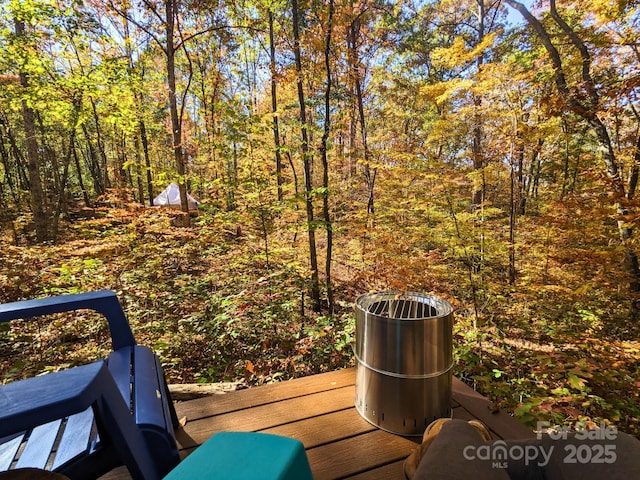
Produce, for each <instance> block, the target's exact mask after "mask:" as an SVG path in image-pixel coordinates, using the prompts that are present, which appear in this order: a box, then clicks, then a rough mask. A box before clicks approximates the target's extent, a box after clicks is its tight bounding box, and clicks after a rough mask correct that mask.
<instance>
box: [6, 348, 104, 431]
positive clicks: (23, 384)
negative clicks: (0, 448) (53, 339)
mask: <svg viewBox="0 0 640 480" xmlns="http://www.w3.org/2000/svg"><path fill="white" fill-rule="evenodd" d="M105 373H106V374H107V376H108V377H109V379H110V377H111V376H110V374H109V371H108V369H107V366H106V363H105V362H104V361H103V360H101V361H99V362H95V363H90V364H88V365H82V366H79V367H75V368H70V369H68V370H61V371H59V372H55V373H49V374H46V375H41V376H39V377H32V378H28V379H26V380H19V381H16V382H11V383H7V384H6V385H2V386H0V438H2V437H6V436H8V435H11V434H14V433H17V432H20V431H22V430H27V429H29V428H33V427H35V426H38V425H42V424H45V423H48V422H51V421H54V420H57V419H59V418H63V417H65V416H67V415H72V414H74V413H78V412H81V411H83V410H86V409H87V408H88V407H89V406H91V405H92V403H94V402H95V401H96V396H97V395H96V390H95V384H96V382H99V381H100V380H102V379H103V378H104V376H105Z"/></svg>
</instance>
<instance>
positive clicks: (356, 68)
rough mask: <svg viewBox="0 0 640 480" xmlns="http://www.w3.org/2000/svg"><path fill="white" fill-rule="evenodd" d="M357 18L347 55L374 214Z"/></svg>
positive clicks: (370, 211) (370, 208) (370, 210)
mask: <svg viewBox="0 0 640 480" xmlns="http://www.w3.org/2000/svg"><path fill="white" fill-rule="evenodd" d="M358 22H359V19H356V20H354V21H353V22H351V24H350V25H349V57H350V59H351V69H352V72H353V84H354V88H355V93H356V106H357V111H358V117H359V121H360V136H361V138H362V149H363V151H364V162H363V163H364V178H365V180H366V182H367V193H368V199H367V213H368V214H369V215H373V214H375V204H374V188H375V183H376V176H377V173H378V171H377V169H375V168H374V169H373V172H372V169H371V165H370V163H371V152H370V151H369V145H368V143H367V124H366V120H365V115H364V98H363V93H362V84H361V82H360V57H359V55H358V36H359V30H360V28H359V24H358Z"/></svg>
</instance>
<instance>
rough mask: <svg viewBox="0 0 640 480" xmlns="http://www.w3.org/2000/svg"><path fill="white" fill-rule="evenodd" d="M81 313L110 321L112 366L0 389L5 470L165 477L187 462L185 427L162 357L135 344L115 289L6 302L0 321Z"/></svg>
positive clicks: (0, 462)
mask: <svg viewBox="0 0 640 480" xmlns="http://www.w3.org/2000/svg"><path fill="white" fill-rule="evenodd" d="M79 309H90V310H95V311H97V312H99V313H101V314H102V315H104V316H105V317H106V319H107V321H108V323H109V329H110V332H111V339H112V344H113V352H112V353H111V354H110V355H109V358H108V359H107V360H106V362H105V361H99V362H96V363H92V364H89V365H85V366H79V367H74V368H70V369H68V370H63V371H60V372H56V373H51V374H48V375H43V376H40V377H35V378H29V379H26V380H21V381H17V382H13V383H9V384H6V385H2V386H0V472H1V471H4V470H9V469H13V468H22V467H32V468H41V469H48V470H52V471H57V472H59V473H62V474H64V475H67V476H68V477H70V478H72V479H76V478H78V479H92V478H96V477H98V476H100V475H102V474H104V473H106V472H108V471H109V470H111V469H112V468H114V467H116V466H118V465H123V464H124V465H126V466H127V468H128V469H129V471H130V473H131V475H132V476H133V477H134V478H136V479H143V480H150V479H151V480H153V479H159V478H162V477H163V476H164V475H165V474H167V473H168V472H169V471H170V470H171V469H172V468H173V467H175V466H176V465H177V464H178V463H179V461H180V457H179V455H178V448H177V445H176V440H175V435H174V428H177V427H178V420H177V417H176V413H175V410H174V408H173V403H172V401H171V397H170V395H169V391H168V388H167V385H166V382H165V378H164V373H163V371H162V368H161V366H160V363H159V361H158V358H157V357H156V355H155V354H154V353H153V351H151V350H150V349H148V348H146V347H144V346H140V345H137V344H136V341H135V339H134V336H133V333H132V332H131V328H130V327H129V323H128V322H127V319H126V317H125V314H124V312H123V310H122V307H121V306H120V303H119V302H118V299H117V297H116V295H115V293H114V292H111V291H106V290H105V291H98V292H90V293H82V294H77V295H62V296H56V297H51V298H44V299H38V300H27V301H22V302H14V303H7V304H3V305H0V322H7V321H10V320H14V319H19V318H31V317H35V316H40V315H48V314H53V313H59V312H66V311H72V310H79Z"/></svg>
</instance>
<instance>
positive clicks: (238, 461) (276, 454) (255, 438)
mask: <svg viewBox="0 0 640 480" xmlns="http://www.w3.org/2000/svg"><path fill="white" fill-rule="evenodd" d="M257 478H260V479H263V480H307V479H309V480H311V479H312V478H313V477H312V475H311V468H310V467H309V461H308V460H307V455H306V454H305V451H304V446H303V445H302V443H301V442H300V441H298V440H295V439H293V438H287V437H281V436H278V435H269V434H266V433H249V432H220V433H217V434H215V435H214V436H213V437H211V438H210V439H209V440H207V441H206V442H205V443H203V444H202V445H200V446H199V447H198V448H197V449H196V450H194V451H193V453H191V454H190V455H189V456H188V457H187V458H185V459H184V460H183V461H182V462H181V463H180V464H179V465H178V466H177V467H176V468H174V469H173V470H172V471H171V472H169V475H167V476H166V477H165V480H184V479H189V480H199V479H203V480H204V479H207V480H215V479H224V480H244V479H247V480H248V479H251V480H255V479H257Z"/></svg>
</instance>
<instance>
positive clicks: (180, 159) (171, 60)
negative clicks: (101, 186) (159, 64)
mask: <svg viewBox="0 0 640 480" xmlns="http://www.w3.org/2000/svg"><path fill="white" fill-rule="evenodd" d="M165 13H166V17H165V21H166V34H167V38H166V40H167V44H166V45H165V56H166V59H167V84H168V87H169V114H170V116H171V134H172V139H173V156H174V159H175V162H176V172H177V173H178V187H179V190H180V209H181V210H182V211H183V212H185V213H186V212H189V203H188V201H187V186H186V184H185V175H186V173H187V169H186V164H185V159H184V149H183V148H182V122H181V121H180V115H179V113H178V100H177V97H176V48H175V44H174V38H173V37H174V32H175V15H176V13H177V5H176V1H175V0H165ZM183 218H184V217H183ZM187 220H189V217H188V216H186V220H184V221H185V223H186V222H187Z"/></svg>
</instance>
